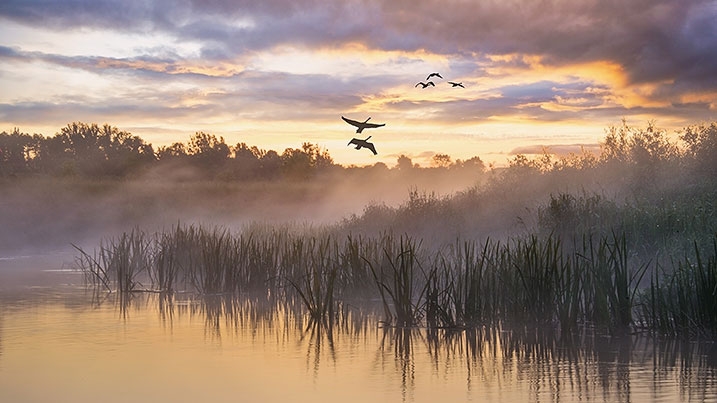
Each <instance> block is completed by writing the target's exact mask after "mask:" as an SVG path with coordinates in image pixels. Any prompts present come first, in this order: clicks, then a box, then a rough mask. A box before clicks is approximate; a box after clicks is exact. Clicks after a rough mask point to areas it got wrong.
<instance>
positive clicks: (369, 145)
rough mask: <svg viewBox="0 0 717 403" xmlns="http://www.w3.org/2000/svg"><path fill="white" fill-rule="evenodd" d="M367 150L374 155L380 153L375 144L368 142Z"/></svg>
mask: <svg viewBox="0 0 717 403" xmlns="http://www.w3.org/2000/svg"><path fill="white" fill-rule="evenodd" d="M366 148H368V149H369V150H371V152H372V153H373V155H376V154H378V153H377V152H376V147H374V146H373V143H368V142H367V143H366Z"/></svg>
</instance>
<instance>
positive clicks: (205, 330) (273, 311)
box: [0, 257, 717, 402]
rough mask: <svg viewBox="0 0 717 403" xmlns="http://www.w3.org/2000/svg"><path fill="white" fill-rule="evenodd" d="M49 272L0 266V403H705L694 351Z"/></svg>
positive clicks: (712, 392)
mask: <svg viewBox="0 0 717 403" xmlns="http://www.w3.org/2000/svg"><path fill="white" fill-rule="evenodd" d="M53 261H54V262H55V263H52V262H53ZM30 262H33V263H32V264H30ZM64 267H65V266H63V265H62V264H58V263H57V257H48V258H47V259H46V260H42V259H40V260H38V259H36V258H33V259H29V258H28V259H24V258H17V257H14V258H13V259H8V258H3V259H0V401H2V402H49V401H52V402H90V401H91V402H95V401H102V402H127V401H133V402H145V401H146V402H150V401H151V402H158V401H173V402H189V401H195V402H196V401H208V402H336V401H342V402H404V401H405V402H436V401H441V402H464V401H476V402H486V401H487V402H527V401H533V402H557V401H563V402H575V401H585V402H680V401H695V402H717V369H716V368H717V349H716V348H715V345H714V343H713V342H709V341H707V342H705V341H700V342H697V341H670V340H656V339H654V338H650V337H648V336H644V335H642V336H640V335H633V336H629V337H620V338H611V337H608V336H599V335H579V336H576V337H574V338H571V339H570V340H566V339H565V338H562V339H561V338H560V337H559V336H558V335H554V334H550V333H549V332H539V331H536V330H531V329H527V330H526V329H522V330H518V331H515V330H513V331H508V330H506V329H481V330H475V331H462V332H446V331H441V330H434V331H430V330H427V329H395V328H384V327H381V326H380V325H379V320H380V318H381V317H380V315H378V314H376V313H374V312H373V311H371V310H362V309H360V308H359V307H358V305H348V306H346V307H345V308H344V315H343V319H342V320H341V321H340V322H339V323H337V324H336V325H333V326H332V327H327V326H324V325H316V324H312V323H310V321H308V320H307V319H306V316H305V315H303V314H302V313H301V311H300V307H298V306H297V307H293V306H286V305H278V304H276V303H271V302H270V301H267V300H266V297H264V298H261V299H260V298H246V299H243V300H236V299H225V298H221V297H214V298H205V299H198V298H190V297H189V296H177V297H175V298H172V299H169V298H163V297H161V296H159V295H154V294H151V295H145V294H140V295H135V296H133V297H131V298H128V299H120V298H119V297H118V296H117V295H116V294H106V293H100V294H94V293H92V292H88V291H87V290H86V289H85V288H84V287H83V286H82V277H81V275H79V274H77V273H73V272H70V271H65V270H62V269H63V268H64Z"/></svg>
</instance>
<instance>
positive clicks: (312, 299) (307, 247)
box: [288, 237, 338, 322]
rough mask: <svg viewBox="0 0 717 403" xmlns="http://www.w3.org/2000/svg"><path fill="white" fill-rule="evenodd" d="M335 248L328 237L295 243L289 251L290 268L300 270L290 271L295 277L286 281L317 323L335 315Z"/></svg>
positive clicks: (296, 241) (336, 267)
mask: <svg viewBox="0 0 717 403" xmlns="http://www.w3.org/2000/svg"><path fill="white" fill-rule="evenodd" d="M336 248H337V245H336V244H335V243H334V242H332V241H331V238H330V237H325V238H322V239H317V238H309V240H308V242H307V243H304V242H303V241H302V240H295V244H294V245H293V248H292V250H293V251H294V253H293V254H292V257H293V258H294V259H292V265H293V266H294V267H295V268H296V267H299V268H300V269H299V270H292V271H293V272H294V273H295V274H294V275H297V274H298V278H295V279H291V278H289V279H288V281H289V283H290V284H291V285H292V286H293V288H294V289H295V290H296V292H297V293H298V294H299V297H300V298H301V300H302V302H303V303H304V305H305V307H306V309H307V310H308V311H309V315H310V317H311V318H312V319H313V320H314V321H317V322H324V321H326V320H327V319H329V318H332V317H333V316H334V312H335V305H336V300H335V295H334V293H335V286H336V278H337V275H338V265H337V264H336V256H337V252H336ZM332 249H333V250H334V252H333V253H332ZM296 272H298V273H296Z"/></svg>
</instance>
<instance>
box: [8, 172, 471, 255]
mask: <svg viewBox="0 0 717 403" xmlns="http://www.w3.org/2000/svg"><path fill="white" fill-rule="evenodd" d="M481 180H482V175H481V174H480V173H478V174H476V173H475V172H471V173H456V172H447V171H442V172H441V171H437V172H429V173H425V172H421V171H419V170H416V172H415V173H414V172H408V173H406V172H396V171H395V170H388V169H375V170H371V169H361V170H360V171H359V170H356V171H355V172H342V173H339V174H334V175H332V174H326V175H321V176H318V177H315V178H311V179H309V180H296V181H292V180H284V179H277V180H256V181H251V180H247V181H225V180H206V179H203V178H202V177H201V176H200V175H199V174H198V173H197V172H194V171H192V170H191V169H190V168H183V169H173V170H156V171H151V172H148V173H146V174H144V175H142V176H141V177H139V178H133V179H127V180H121V179H102V180H92V179H87V180H85V179H73V178H49V177H40V178H21V179H8V180H6V181H5V183H3V192H2V197H0V211H1V212H2V214H0V251H1V252H3V253H5V254H16V255H17V254H23V253H38V252H47V251H53V250H66V249H68V248H71V245H70V244H75V245H78V246H79V245H83V246H88V245H92V246H94V245H96V244H97V243H98V242H99V240H100V239H102V238H105V237H112V236H114V235H116V234H118V233H122V232H124V231H129V230H131V229H132V228H133V227H141V228H143V229H146V230H161V229H163V228H168V227H171V226H173V225H176V224H177V223H190V224H194V223H197V224H202V225H206V226H223V227H226V228H229V229H233V230H239V229H241V228H242V227H244V226H246V225H249V224H252V223H263V224H272V225H282V224H286V223H289V224H292V225H308V226H316V225H329V224H334V223H336V222H338V221H340V220H342V219H345V218H347V217H350V216H351V215H361V214H362V212H363V210H364V208H365V207H366V206H368V205H385V206H390V207H397V206H399V205H400V204H401V203H403V202H404V201H405V200H406V199H407V198H408V195H409V192H410V191H412V190H415V189H420V190H421V191H422V192H428V193H433V194H435V195H440V196H449V195H452V194H454V193H455V192H457V191H460V190H464V189H466V188H469V187H471V186H474V185H476V184H477V183H479V181H481Z"/></svg>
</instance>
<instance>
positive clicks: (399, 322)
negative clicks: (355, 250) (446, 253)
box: [369, 235, 430, 327]
mask: <svg viewBox="0 0 717 403" xmlns="http://www.w3.org/2000/svg"><path fill="white" fill-rule="evenodd" d="M383 242H384V249H383V253H384V255H383V259H382V260H381V262H380V263H378V264H376V263H371V262H370V261H369V267H370V270H371V273H372V275H373V277H374V281H375V283H376V286H377V287H378V290H379V294H380V296H381V300H382V301H383V304H384V308H385V312H386V321H387V322H388V323H393V324H395V325H396V326H400V327H407V326H414V325H416V324H418V322H419V321H420V317H421V314H422V312H421V309H420V306H421V305H422V303H423V298H424V296H425V294H426V292H427V290H428V288H429V284H428V283H427V282H424V283H423V285H422V286H420V285H419V283H418V281H419V278H418V275H419V273H423V274H424V280H426V279H430V276H425V273H424V272H423V269H422V268H421V265H420V262H419V261H418V255H417V254H418V249H419V247H420V243H417V242H416V241H415V240H413V239H412V238H410V237H408V236H401V237H400V238H399V241H398V244H396V241H395V238H393V237H392V236H390V235H389V236H386V237H384V240H383ZM391 307H393V310H391Z"/></svg>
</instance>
